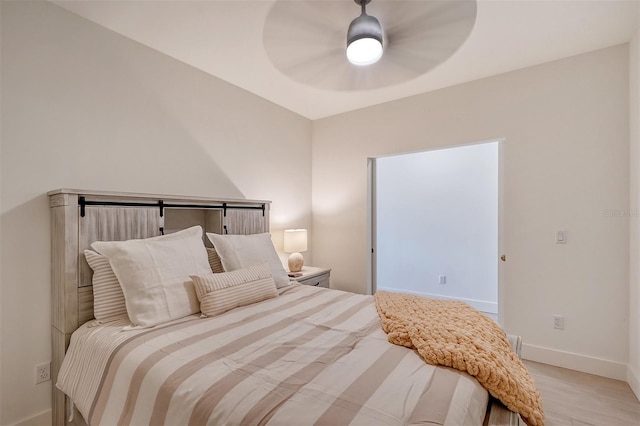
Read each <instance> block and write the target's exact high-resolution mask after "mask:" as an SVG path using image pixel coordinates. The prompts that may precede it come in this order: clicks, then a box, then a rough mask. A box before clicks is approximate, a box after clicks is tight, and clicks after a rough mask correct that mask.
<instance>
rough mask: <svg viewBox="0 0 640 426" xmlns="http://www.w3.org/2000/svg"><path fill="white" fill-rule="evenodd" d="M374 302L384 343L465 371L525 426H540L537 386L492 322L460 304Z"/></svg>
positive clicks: (402, 297) (386, 297)
mask: <svg viewBox="0 0 640 426" xmlns="http://www.w3.org/2000/svg"><path fill="white" fill-rule="evenodd" d="M375 300H376V308H377V309H378V314H379V315H380V319H381V322H382V329H383V330H384V331H385V333H387V334H388V335H389V338H388V340H389V342H391V343H394V344H396V345H401V346H406V347H408V348H412V349H416V350H417V351H418V353H419V354H420V355H421V356H422V358H424V360H425V361H426V362H427V363H429V364H433V365H444V366H447V367H452V368H455V369H457V370H460V371H464V372H467V373H469V374H470V375H472V376H474V377H475V378H476V379H477V380H478V382H480V384H481V385H482V386H484V387H485V389H487V390H488V391H489V393H491V395H493V396H494V397H495V398H498V399H499V400H500V401H502V403H503V404H504V405H505V406H506V407H507V408H509V409H510V410H511V411H514V412H516V413H518V414H520V416H521V417H522V419H523V420H524V421H525V422H526V423H527V424H528V425H529V426H543V425H544V413H543V411H542V403H541V400H540V394H539V393H538V390H537V389H536V385H535V383H534V382H533V379H532V378H531V376H530V375H529V372H528V371H527V369H526V367H525V366H524V365H523V364H522V362H521V361H520V359H519V358H518V356H517V355H516V353H515V352H514V351H513V350H512V349H511V345H510V344H509V341H508V340H507V338H506V335H505V333H504V331H502V329H501V328H500V327H499V326H498V325H497V324H496V323H495V322H494V321H493V320H491V319H490V318H488V317H487V316H485V315H483V314H481V313H480V312H478V311H477V310H475V309H474V308H472V307H471V306H469V305H467V304H466V303H463V302H456V301H451V300H435V299H427V298H424V297H420V296H414V295H409V294H399V293H389V292H386V291H378V292H377V293H376V295H375Z"/></svg>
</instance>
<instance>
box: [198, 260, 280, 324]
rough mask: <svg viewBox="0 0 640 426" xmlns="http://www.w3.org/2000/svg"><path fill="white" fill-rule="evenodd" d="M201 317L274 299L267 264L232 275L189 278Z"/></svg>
mask: <svg viewBox="0 0 640 426" xmlns="http://www.w3.org/2000/svg"><path fill="white" fill-rule="evenodd" d="M191 279H192V280H193V285H194V287H195V289H196V294H197V295H198V299H199V300H200V310H201V311H202V313H203V315H206V316H208V317H213V316H216V315H220V314H222V313H224V312H227V311H229V310H231V309H233V308H237V307H240V306H246V305H250V304H252V303H257V302H261V301H263V300H266V299H271V298H272V297H278V291H277V290H276V285H275V283H274V282H273V278H272V277H271V270H270V268H269V264H268V263H267V262H263V263H261V264H259V265H256V266H253V267H251V268H246V269H238V270H236V271H233V272H223V273H219V274H209V275H202V276H200V275H192V276H191Z"/></svg>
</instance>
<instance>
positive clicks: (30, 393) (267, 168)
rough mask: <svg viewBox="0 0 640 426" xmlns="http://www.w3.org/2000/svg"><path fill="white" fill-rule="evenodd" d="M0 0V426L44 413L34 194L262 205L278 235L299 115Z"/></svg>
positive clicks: (296, 156) (306, 222)
mask: <svg viewBox="0 0 640 426" xmlns="http://www.w3.org/2000/svg"><path fill="white" fill-rule="evenodd" d="M1 4H2V25H1V31H2V34H1V36H2V57H1V60H2V105H1V106H2V123H1V125H2V133H1V140H2V145H1V150H0V152H1V159H2V164H1V165H2V168H1V184H2V187H1V190H2V198H1V199H2V218H1V226H0V230H1V232H2V241H1V259H2V271H1V279H2V282H1V293H2V298H1V301H2V305H1V317H0V321H1V330H0V333H1V334H0V341H1V344H2V355H1V362H2V364H1V374H2V399H1V400H0V412H1V415H0V424H2V425H9V424H12V423H15V422H18V421H20V420H22V419H24V418H29V417H32V416H35V415H37V414H38V413H40V412H43V411H46V410H48V409H50V407H51V402H50V398H51V382H47V383H44V384H40V385H35V384H34V383H35V371H34V366H35V365H36V364H39V363H42V362H46V361H49V360H50V358H51V354H50V344H51V343H50V331H49V323H50V289H49V287H50V278H49V267H50V266H49V265H50V262H49V255H50V251H49V244H50V242H49V208H48V200H47V197H46V196H45V193H46V192H47V191H49V190H52V189H56V188H59V187H71V188H85V189H102V190H113V191H132V192H152V193H169V194H184V195H203V196H220V197H231V198H258V199H269V200H272V201H273V209H272V216H271V217H272V230H274V231H276V232H277V233H278V234H277V235H274V237H277V238H274V239H278V240H280V241H281V239H282V237H281V235H279V234H280V233H279V231H280V230H282V229H284V228H287V227H305V228H310V227H311V195H310V194H311V175H310V166H311V160H310V158H311V146H310V141H311V133H310V132H311V123H310V121H309V120H307V119H305V118H302V117H300V116H298V115H296V114H293V113H291V112H290V111H287V110H285V109H283V108H280V107H278V106H276V105H274V104H272V103H270V102H267V101H265V100H263V99H261V98H258V97H256V96H255V95H253V94H250V93H248V92H246V91H243V90H240V89H238V88H237V87H234V86H232V85H230V84H227V83H225V82H223V81H221V80H218V79H216V78H214V77H211V76H210V75H207V74H204V73H202V72H200V71H198V70H196V69H194V68H192V67H189V66H187V65H185V64H183V63H181V62H178V61H175V60H173V59H170V58H169V57H167V56H165V55H162V54H160V53H158V52H156V51H153V50H151V49H149V48H147V47H144V46H142V45H140V44H138V43H135V42H133V41H131V40H128V39H126V38H124V37H121V36H119V35H117V34H115V33H113V32H110V31H108V30H105V29H104V28H102V27H99V26H97V25H95V24H93V23H90V22H89V21H87V20H85V19H82V18H80V17H78V16H76V15H73V14H71V13H69V12H67V11H65V10H63V9H60V8H58V7H56V6H53V5H51V4H49V3H40V2H18V3H13V2H5V1H3V2H1ZM305 256H306V257H307V258H308V259H309V255H308V254H307V253H305ZM308 261H309V262H310V260H308Z"/></svg>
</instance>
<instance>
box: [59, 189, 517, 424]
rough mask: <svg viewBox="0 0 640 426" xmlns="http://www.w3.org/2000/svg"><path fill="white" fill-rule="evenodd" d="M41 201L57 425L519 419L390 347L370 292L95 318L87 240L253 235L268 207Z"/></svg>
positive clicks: (155, 200) (286, 295) (310, 290)
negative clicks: (47, 245)
mask: <svg viewBox="0 0 640 426" xmlns="http://www.w3.org/2000/svg"><path fill="white" fill-rule="evenodd" d="M49 196H50V206H51V211H52V215H51V218H52V286H53V289H52V299H53V306H52V308H53V309H52V311H53V317H52V349H53V361H52V375H53V380H54V383H56V384H57V386H56V387H54V390H53V424H54V425H57V424H64V423H67V422H69V421H71V422H72V423H74V424H92V425H93V424H96V425H97V424H176V425H177V424H180V425H186V424H193V425H200V424H327V425H334V424H356V425H357V424H366V425H373V424H398V425H400V424H433V425H437V424H452V425H459V424H475V425H482V424H518V423H519V418H518V416H517V415H516V414H515V413H513V412H511V411H509V410H507V409H506V408H505V407H504V406H502V405H501V404H500V403H499V402H497V401H495V400H494V399H493V398H491V397H490V396H489V394H488V392H487V391H486V390H485V389H484V388H483V387H482V386H481V385H480V384H479V383H478V381H477V380H476V379H475V378H473V377H471V376H469V375H468V374H466V373H463V372H460V371H457V370H454V369H451V368H446V367H441V366H432V365H429V364H427V363H425V362H424V360H423V359H421V358H420V357H419V356H418V355H417V353H416V351H414V350H410V349H407V348H405V347H401V346H397V345H392V344H390V343H389V342H388V341H387V335H386V334H385V333H384V331H382V329H381V327H380V319H379V317H378V313H377V311H376V306H375V303H374V300H373V297H372V296H367V295H358V294H352V293H347V292H342V291H338V290H330V289H324V288H317V287H312V286H304V285H299V284H295V283H291V284H290V285H289V284H288V283H287V285H281V286H276V287H274V288H275V290H271V287H269V289H270V290H269V291H275V292H276V293H277V294H270V296H269V297H267V298H263V299H261V300H259V301H257V302H255V303H247V304H245V305H240V306H237V307H235V308H234V309H229V310H226V311H224V312H220V311H219V310H216V309H218V308H219V307H218V306H213V307H211V306H208V307H207V309H213V310H214V311H212V312H213V313H214V314H215V315H208V316H206V317H203V315H202V314H200V313H197V312H193V313H192V314H190V315H177V316H178V317H176V318H174V317H171V318H164V319H162V320H159V322H158V321H156V322H150V323H145V322H144V321H145V320H146V317H140V318H142V320H141V321H142V322H140V324H142V325H139V326H136V327H131V321H130V320H129V319H128V318H121V319H116V320H112V321H102V322H101V321H97V320H96V319H95V318H94V305H93V300H94V290H93V286H92V285H91V284H92V282H93V281H92V278H93V270H92V268H91V267H90V266H89V265H88V264H87V262H86V260H85V254H84V251H85V250H87V249H89V248H90V247H91V246H92V244H93V243H95V242H96V241H127V240H131V239H146V238H150V237H157V236H158V235H159V234H167V235H172V234H174V233H175V235H177V234H178V233H181V232H186V231H183V230H187V229H192V228H193V227H198V228H201V229H202V230H203V232H205V233H207V234H217V235H234V234H237V235H242V236H251V237H252V238H253V236H255V235H257V234H264V233H266V232H268V231H269V205H270V204H269V202H268V201H261V200H221V199H211V198H201V197H176V196H166V195H149V194H123V193H109V192H97V191H81V190H67V189H61V190H56V191H52V192H50V193H49ZM176 231H178V232H176ZM214 238H215V237H214ZM205 240H206V239H205ZM163 241H164V240H163ZM251 241H253V239H252V240H251ZM216 248H218V245H217V244H216ZM223 260H224V258H223ZM208 261H209V264H208V265H210V266H211V269H212V270H213V269H215V267H214V265H213V264H211V258H209V259H208ZM114 268H115V266H114ZM268 268H269V265H264V266H263V269H268ZM243 270H244V269H243ZM209 272H211V271H209ZM254 272H255V271H254ZM257 273H258V272H256V274H257ZM228 274H233V273H231V272H225V273H222V274H213V275H216V276H217V277H218V278H219V277H223V276H226V275H228ZM274 275H275V274H274ZM265 276H266V275H264V276H263V275H260V276H259V277H258V275H256V277H258V278H259V279H260V280H262V281H260V282H263V281H264V279H265V278H264V277H265ZM236 278H237V277H236ZM236 278H233V279H236ZM258 278H255V279H256V280H258ZM229 279H231V278H229ZM196 281H197V280H196V278H194V282H196ZM269 285H270V284H269ZM199 288H200V287H198V289H199ZM265 288H266V287H265ZM125 294H127V293H125ZM200 296H201V294H200V292H198V297H199V298H200ZM203 297H206V294H205V295H204V296H203ZM96 300H97V299H96ZM201 300H202V303H203V304H202V306H203V309H202V311H203V312H205V308H204V306H205V305H204V303H205V299H201ZM234 303H235V302H234ZM127 307H128V308H129V305H127ZM207 312H209V311H207ZM209 313H210V312H209ZM174 316H175V315H174ZM95 317H96V318H97V316H95ZM134 323H135V321H134ZM149 324H150V325H149ZM512 343H513V345H514V349H516V350H517V349H518V344H519V340H518V339H517V338H514V339H513V340H512ZM63 360H64V363H63Z"/></svg>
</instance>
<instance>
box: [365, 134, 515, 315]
mask: <svg viewBox="0 0 640 426" xmlns="http://www.w3.org/2000/svg"><path fill="white" fill-rule="evenodd" d="M492 142H497V143H498V235H497V239H498V257H497V259H496V262H497V268H498V323H499V324H500V325H501V326H502V327H506V324H505V312H504V307H505V305H506V303H505V302H506V300H505V299H506V295H505V271H504V269H505V267H506V261H502V260H501V257H502V256H506V250H505V215H504V206H505V190H504V184H505V179H504V174H505V170H504V168H505V166H504V163H505V162H504V159H505V148H506V139H505V138H495V139H488V140H483V141H478V142H472V143H467V144H461V145H452V146H443V147H438V148H432V149H425V150H422V151H415V152H427V151H435V150H441V149H448V148H458V147H462V146H470V145H478V144H483V143H492ZM411 153H412V152H403V153H395V154H389V155H385V156H379V157H369V158H367V251H368V252H369V253H368V255H367V287H366V288H367V294H375V292H376V289H377V281H376V277H377V270H376V264H377V240H376V228H377V222H376V161H377V159H378V158H384V157H388V156H391V155H404V154H411Z"/></svg>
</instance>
